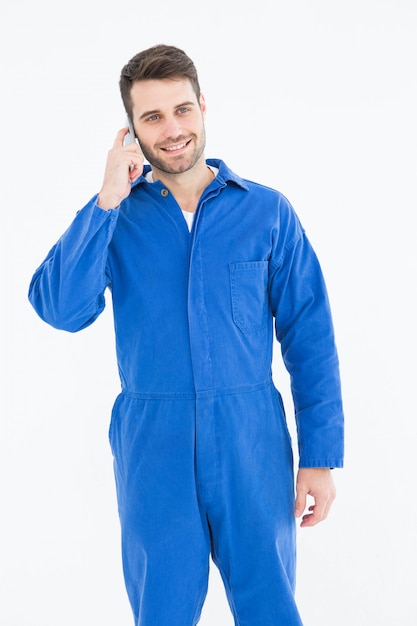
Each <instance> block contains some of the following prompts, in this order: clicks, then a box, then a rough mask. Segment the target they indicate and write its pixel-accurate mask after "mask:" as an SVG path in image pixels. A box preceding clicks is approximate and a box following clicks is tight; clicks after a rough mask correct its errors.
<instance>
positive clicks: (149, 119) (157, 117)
mask: <svg viewBox="0 0 417 626" xmlns="http://www.w3.org/2000/svg"><path fill="white" fill-rule="evenodd" d="M157 119H159V115H156V114H155V115H150V116H149V117H147V118H146V121H147V122H155V121H156V120H157Z"/></svg>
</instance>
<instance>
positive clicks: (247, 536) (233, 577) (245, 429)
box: [208, 387, 302, 626]
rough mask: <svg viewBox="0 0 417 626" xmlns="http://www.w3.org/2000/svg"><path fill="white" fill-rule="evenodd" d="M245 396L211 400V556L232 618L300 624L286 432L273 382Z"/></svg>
mask: <svg viewBox="0 0 417 626" xmlns="http://www.w3.org/2000/svg"><path fill="white" fill-rule="evenodd" d="M245 396H246V397H245ZM250 396H251V398H249V397H248V394H242V395H241V396H237V397H233V398H232V397H224V398H220V399H218V402H217V409H216V429H217V437H216V438H217V441H218V445H219V446H220V450H219V453H218V456H219V466H220V478H219V483H218V487H217V490H216V492H215V494H214V496H213V498H212V500H211V502H210V503H208V518H209V522H210V526H211V535H212V554H213V560H214V561H215V563H216V564H217V566H218V567H219V569H220V572H221V575H222V578H223V581H224V584H225V588H226V591H227V595H228V599H229V604H230V607H231V609H232V612H233V614H234V618H235V623H236V625H239V626H260V625H261V624H262V626H302V622H301V618H300V615H299V612H298V609H297V606H296V603H295V599H294V588H295V557H296V545H295V523H294V516H293V507H294V480H293V461H292V451H291V444H290V439H289V435H288V431H287V428H286V424H285V418H284V415H283V410H282V408H281V404H280V402H279V398H278V396H277V392H276V390H275V389H274V388H273V387H272V388H271V389H268V390H266V391H265V390H263V391H260V392H256V393H253V394H250ZM226 442H227V445H226Z"/></svg>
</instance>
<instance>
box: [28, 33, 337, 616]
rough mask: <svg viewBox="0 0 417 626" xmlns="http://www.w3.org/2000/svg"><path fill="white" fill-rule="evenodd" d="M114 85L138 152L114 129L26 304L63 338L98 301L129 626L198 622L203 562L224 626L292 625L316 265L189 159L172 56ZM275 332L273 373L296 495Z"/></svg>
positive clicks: (151, 55)
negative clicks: (113, 376)
mask: <svg viewBox="0 0 417 626" xmlns="http://www.w3.org/2000/svg"><path fill="white" fill-rule="evenodd" d="M120 90H121V95H122V99H123V102H124V106H125V108H126V112H127V114H128V116H129V117H130V118H131V120H132V123H133V127H134V130H135V134H136V137H137V142H136V141H135V142H133V143H130V144H126V145H125V141H124V140H125V137H126V135H127V133H128V129H127V128H123V129H121V130H120V131H119V132H118V133H117V136H116V139H115V142H114V145H113V147H112V149H111V150H110V152H109V154H108V159H107V163H106V168H105V173H104V178H103V184H102V187H101V189H100V191H99V193H98V194H97V195H96V196H94V197H93V198H92V199H91V201H90V202H89V203H88V204H87V205H86V206H85V207H84V208H83V209H82V210H81V211H79V212H78V214H77V215H76V217H75V219H74V221H73V222H72V224H71V225H70V227H69V228H68V230H67V231H66V232H65V234H64V235H63V236H62V237H61V238H60V239H59V241H58V242H57V243H56V244H55V246H54V247H53V248H52V250H51V251H50V252H49V254H48V256H47V257H46V259H45V261H44V262H43V263H42V265H41V266H40V267H39V268H38V270H37V271H36V272H35V274H34V276H33V279H32V283H31V286H30V293H29V297H30V300H31V302H32V304H33V306H34V307H35V309H36V311H37V312H38V314H39V315H40V316H41V317H42V318H43V319H44V320H45V321H46V322H48V323H49V324H51V325H53V326H54V327H56V328H61V329H65V330H67V331H71V332H75V331H79V330H81V329H83V328H85V327H87V326H89V325H90V324H92V323H93V322H94V320H95V319H96V318H97V317H98V315H99V314H100V313H101V312H102V310H103V308H104V306H105V291H106V289H107V288H108V289H110V290H111V292H112V303H113V311H114V319H115V332H116V349H117V359H118V365H119V372H120V379H121V393H120V395H119V396H118V398H117V399H116V402H115V405H114V408H113V412H112V418H111V424H110V433H109V436H110V443H111V447H112V451H113V455H114V468H115V477H116V485H117V497H118V507H119V514H120V521H121V528H122V551H123V566H124V575H125V582H126V588H127V592H128V596H129V599H130V603H131V606H132V610H133V614H134V620H135V624H136V625H137V626H194V625H195V624H197V622H198V620H199V617H200V613H201V609H202V606H203V603H204V599H205V595H206V592H207V583H208V571H209V557H210V554H211V556H212V558H213V561H214V562H215V563H216V565H217V566H218V568H219V570H220V572H221V575H222V578H223V581H224V585H225V589H226V593H227V596H228V599H229V604H230V608H231V611H232V613H233V615H234V619H235V623H236V624H241V625H243V624H245V626H260V625H262V626H278V625H279V626H300V625H301V624H302V621H301V618H300V615H299V611H298V609H297V606H296V603H295V600H294V586H295V551H296V550H295V518H297V517H298V518H302V521H301V526H303V527H308V526H313V525H315V524H317V523H318V522H320V521H322V520H324V519H325V518H326V517H327V515H328V512H329V509H330V507H331V504H332V502H333V499H334V497H335V489H334V483H333V479H332V475H331V471H330V468H333V467H341V466H342V465H343V411H342V400H341V391H340V380H339V367H338V358H337V352H336V347H335V341H334V333H333V326H332V320H331V313H330V308H329V302H328V297H327V293H326V287H325V284H324V280H323V276H322V272H321V270H320V266H319V263H318V260H317V257H316V255H315V253H314V251H313V249H312V247H311V244H310V242H309V240H308V238H307V236H306V234H305V232H304V229H303V228H302V226H301V224H300V221H299V219H298V217H297V215H296V214H295V212H294V210H293V208H292V207H291V205H290V204H289V202H288V201H287V200H286V198H285V197H284V196H283V195H282V194H280V193H279V192H278V191H275V190H273V189H270V188H266V187H264V186H262V185H259V184H256V183H253V182H250V181H248V180H244V179H242V178H240V177H239V176H237V175H236V174H234V173H233V172H232V171H231V170H230V169H229V168H228V167H227V165H226V164H225V163H224V162H223V161H221V160H218V159H207V160H206V158H205V155H204V151H205V128H204V118H205V114H206V103H205V100H204V97H203V95H202V94H201V93H200V86H199V82H198V76H197V72H196V69H195V67H194V64H193V63H192V61H191V60H190V59H189V57H188V56H187V55H186V54H185V53H184V52H183V51H182V50H179V49H178V48H176V47H172V46H164V45H159V46H154V47H152V48H150V49H148V50H145V51H143V52H141V53H139V54H138V55H136V56H135V57H133V58H132V59H131V60H130V62H129V63H128V64H127V65H126V66H125V67H124V68H123V70H122V73H121V78H120ZM145 158H146V159H147V161H148V162H149V165H144V159H145ZM274 333H275V336H276V338H277V340H278V341H279V342H280V344H281V351H282V356H283V360H284V363H285V366H286V367H287V369H288V371H289V373H290V376H291V388H292V394H293V400H294V408H295V419H296V422H297V433H298V452H299V459H298V466H299V467H298V472H297V480H296V494H294V475H293V450H292V445H291V441H290V437H289V434H288V430H287V425H286V418H285V414H284V407H283V403H282V400H281V396H280V394H279V392H278V390H277V389H276V387H275V385H274V382H273V380H272V372H271V362H272V347H273V341H274ZM307 495H310V496H311V497H312V498H313V499H314V504H312V505H311V506H310V507H309V511H307V512H305V513H304V511H305V509H306V506H307V504H306V502H307Z"/></svg>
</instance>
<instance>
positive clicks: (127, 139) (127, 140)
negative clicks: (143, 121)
mask: <svg viewBox="0 0 417 626" xmlns="http://www.w3.org/2000/svg"><path fill="white" fill-rule="evenodd" d="M126 124H127V126H128V127H129V132H128V133H127V135H125V139H124V144H125V145H127V144H129V143H133V142H134V141H135V140H136V135H135V131H134V128H133V124H132V121H131V119H130V117H129V116H127V117H126Z"/></svg>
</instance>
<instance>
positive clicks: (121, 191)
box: [97, 127, 145, 211]
mask: <svg viewBox="0 0 417 626" xmlns="http://www.w3.org/2000/svg"><path fill="white" fill-rule="evenodd" d="M128 132H129V129H128V128H127V127H126V128H122V129H121V130H119V132H118V133H117V135H116V139H115V141H114V144H113V147H112V148H111V150H109V153H108V155H107V162H106V168H105V171H104V179H103V184H102V186H101V189H100V191H99V194H98V201H97V204H98V206H99V207H100V208H101V209H104V210H106V211H107V210H108V209H114V208H116V207H118V206H119V204H120V203H121V202H122V200H124V199H125V198H127V197H128V195H129V194H130V189H131V185H132V183H134V182H135V180H137V179H138V178H139V176H141V175H142V172H143V162H144V160H145V159H144V156H143V154H142V151H141V149H140V147H139V145H138V143H137V142H136V141H134V142H133V143H130V144H128V145H123V140H124V138H125V135H127V133H128ZM131 165H132V166H133V167H132V168H131V167H130V166H131Z"/></svg>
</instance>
